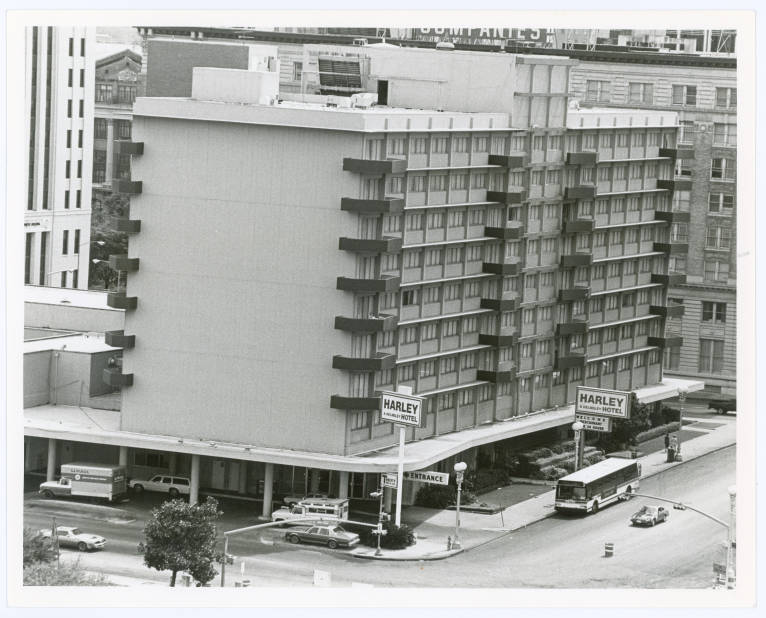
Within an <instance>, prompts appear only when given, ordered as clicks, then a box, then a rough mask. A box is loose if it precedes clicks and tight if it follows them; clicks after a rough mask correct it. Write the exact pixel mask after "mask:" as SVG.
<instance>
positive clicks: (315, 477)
mask: <svg viewBox="0 0 766 618" xmlns="http://www.w3.org/2000/svg"><path fill="white" fill-rule="evenodd" d="M317 492H319V470H317V469H316V468H313V469H312V470H311V492H310V493H312V494H315V493H317Z"/></svg>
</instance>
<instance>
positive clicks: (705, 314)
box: [702, 302, 726, 324]
mask: <svg viewBox="0 0 766 618" xmlns="http://www.w3.org/2000/svg"><path fill="white" fill-rule="evenodd" d="M702 321H703V322H717V323H720V324H724V323H726V303H713V302H703V303H702Z"/></svg>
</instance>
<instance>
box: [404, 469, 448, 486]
mask: <svg viewBox="0 0 766 618" xmlns="http://www.w3.org/2000/svg"><path fill="white" fill-rule="evenodd" d="M404 478H405V480H407V481H418V482H420V483H431V484H433V485H449V474H447V473H445V472H405V473H404Z"/></svg>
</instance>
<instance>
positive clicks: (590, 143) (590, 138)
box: [582, 133, 596, 150]
mask: <svg viewBox="0 0 766 618" xmlns="http://www.w3.org/2000/svg"><path fill="white" fill-rule="evenodd" d="M582 149H583V150H595V149H596V134H595V133H585V134H583V136H582Z"/></svg>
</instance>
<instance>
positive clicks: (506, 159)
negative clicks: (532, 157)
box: [488, 154, 527, 169]
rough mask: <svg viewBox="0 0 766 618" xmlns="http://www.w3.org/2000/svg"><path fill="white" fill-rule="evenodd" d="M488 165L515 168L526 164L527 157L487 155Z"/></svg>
mask: <svg viewBox="0 0 766 618" xmlns="http://www.w3.org/2000/svg"><path fill="white" fill-rule="evenodd" d="M488 163H489V164H490V165H502V166H503V167H507V168H508V169H516V168H517V167H524V166H526V165H527V157H526V156H524V155H496V154H491V155H489V161H488Z"/></svg>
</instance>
